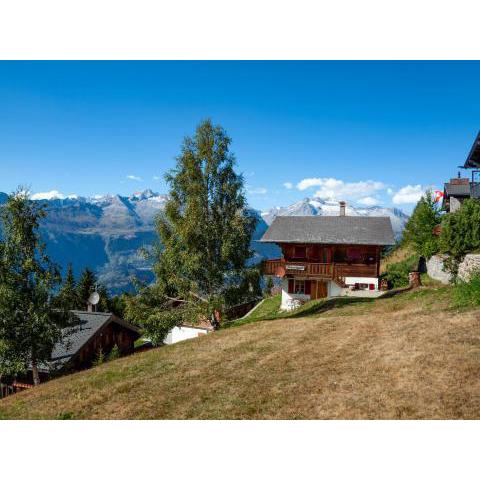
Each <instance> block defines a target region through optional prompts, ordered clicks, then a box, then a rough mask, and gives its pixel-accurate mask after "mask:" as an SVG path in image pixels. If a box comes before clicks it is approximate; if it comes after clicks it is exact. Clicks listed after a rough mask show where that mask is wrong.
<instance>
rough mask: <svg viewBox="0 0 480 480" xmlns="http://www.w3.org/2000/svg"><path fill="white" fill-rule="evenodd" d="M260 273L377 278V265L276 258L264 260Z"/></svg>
mask: <svg viewBox="0 0 480 480" xmlns="http://www.w3.org/2000/svg"><path fill="white" fill-rule="evenodd" d="M262 273H263V274H264V275H274V276H276V277H280V278H281V277H284V276H285V275H289V274H291V275H298V276H305V277H315V278H319V279H320V278H325V279H333V280H335V279H344V278H345V277H377V265H376V264H370V265H367V264H363V263H362V264H354V263H350V264H348V263H311V262H293V261H289V262H287V261H285V259H283V258H278V259H274V260H265V261H264V262H263V266H262Z"/></svg>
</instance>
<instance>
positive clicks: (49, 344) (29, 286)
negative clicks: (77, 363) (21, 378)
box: [0, 188, 61, 385]
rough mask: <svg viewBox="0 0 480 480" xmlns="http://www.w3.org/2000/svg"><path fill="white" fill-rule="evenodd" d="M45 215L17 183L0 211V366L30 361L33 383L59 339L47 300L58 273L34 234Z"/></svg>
mask: <svg viewBox="0 0 480 480" xmlns="http://www.w3.org/2000/svg"><path fill="white" fill-rule="evenodd" d="M45 216H46V212H45V210H44V208H43V206H42V205H40V204H39V203H38V202H33V201H32V200H31V199H30V196H29V193H28V192H27V191H25V190H24V189H21V188H19V189H17V191H16V192H14V193H13V194H11V195H10V196H9V198H8V200H7V203H6V204H5V205H4V206H3V207H2V209H1V211H0V219H1V228H2V235H1V237H2V239H3V240H2V241H1V242H0V344H1V347H2V348H1V350H2V352H1V355H0V362H1V363H2V365H1V370H3V371H4V370H5V368H6V369H10V370H11V369H12V367H15V368H14V369H15V370H17V371H21V370H24V369H25V368H26V367H27V365H30V366H31V368H32V373H33V381H34V384H35V385H38V384H39V383H40V377H39V373H38V365H39V363H41V362H44V361H48V360H49V359H50V355H51V352H52V349H53V346H54V345H55V343H56V342H57V341H58V340H60V338H61V330H60V327H59V316H58V313H57V312H56V311H55V309H54V308H53V305H52V291H53V289H54V287H55V286H56V285H57V284H58V283H59V281H60V275H59V272H58V268H57V267H56V266H55V265H54V264H53V263H52V262H51V261H50V259H49V258H48V256H47V255H46V254H45V246H44V244H43V243H42V242H41V240H40V236H39V233H38V228H39V222H40V220H41V219H42V218H44V217H45ZM10 373H12V371H10Z"/></svg>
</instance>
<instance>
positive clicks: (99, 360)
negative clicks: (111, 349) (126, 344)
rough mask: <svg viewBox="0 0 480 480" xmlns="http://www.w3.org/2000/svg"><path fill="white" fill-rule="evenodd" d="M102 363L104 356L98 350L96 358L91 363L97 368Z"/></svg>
mask: <svg viewBox="0 0 480 480" xmlns="http://www.w3.org/2000/svg"><path fill="white" fill-rule="evenodd" d="M102 363H105V354H104V353H103V350H102V349H101V348H100V350H99V351H98V352H97V356H96V358H95V360H93V362H92V366H94V367H98V366H99V365H102Z"/></svg>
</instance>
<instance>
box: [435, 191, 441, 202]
mask: <svg viewBox="0 0 480 480" xmlns="http://www.w3.org/2000/svg"><path fill="white" fill-rule="evenodd" d="M434 193H435V197H434V198H435V202H439V201H440V200H441V199H442V198H443V192H442V191H441V190H435V192H434Z"/></svg>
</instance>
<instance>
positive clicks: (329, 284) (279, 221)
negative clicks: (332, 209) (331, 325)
mask: <svg viewBox="0 0 480 480" xmlns="http://www.w3.org/2000/svg"><path fill="white" fill-rule="evenodd" d="M260 241H261V242H268V243H276V244H277V245H278V246H279V247H280V248H281V250H282V258H279V259H275V260H267V261H265V262H264V263H263V273H264V275H274V276H276V277H279V278H281V279H282V303H281V308H282V309H284V310H289V309H292V308H295V307H297V306H298V305H299V304H301V303H302V302H305V301H307V300H311V299H316V298H325V297H335V296H342V295H349V294H351V292H353V291H355V293H354V294H355V295H358V296H372V295H375V294H376V292H378V290H379V285H378V277H379V275H380V255H381V252H382V249H383V248H384V247H386V246H389V245H393V244H394V243H395V240H394V234H393V229H392V224H391V221H390V218H389V217H362V216H355V217H353V216H347V215H345V202H340V215H339V216H308V217H300V216H298V217H297V216H292V217H281V216H279V217H276V218H275V220H274V221H273V222H272V224H271V225H270V227H269V229H268V230H267V231H266V232H265V234H264V236H263V237H262V239H261V240H260ZM377 294H378V293H377Z"/></svg>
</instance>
